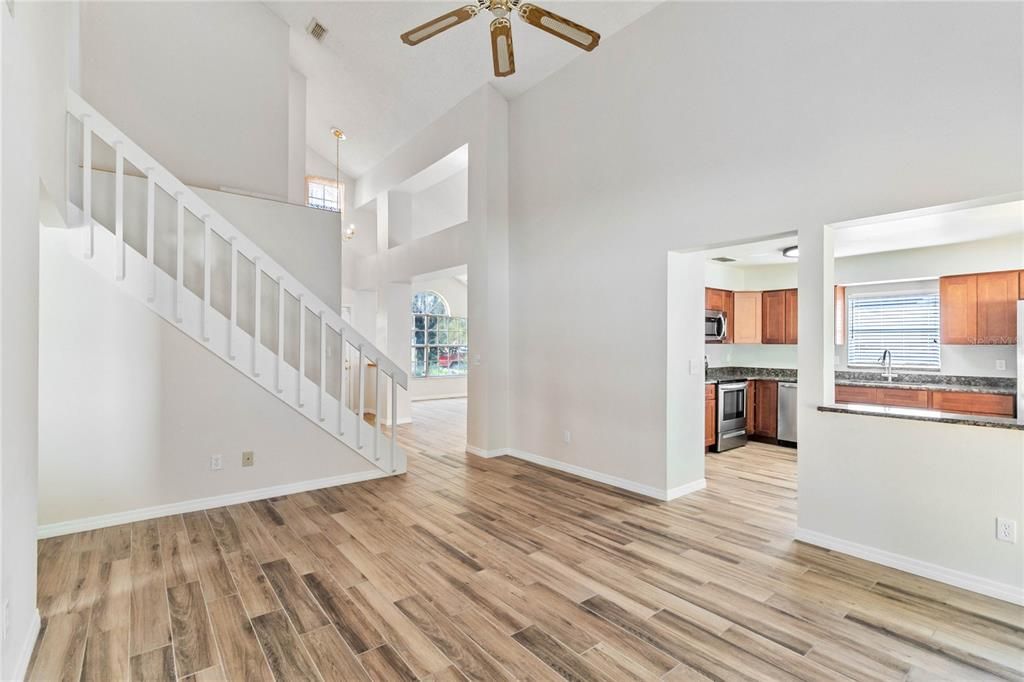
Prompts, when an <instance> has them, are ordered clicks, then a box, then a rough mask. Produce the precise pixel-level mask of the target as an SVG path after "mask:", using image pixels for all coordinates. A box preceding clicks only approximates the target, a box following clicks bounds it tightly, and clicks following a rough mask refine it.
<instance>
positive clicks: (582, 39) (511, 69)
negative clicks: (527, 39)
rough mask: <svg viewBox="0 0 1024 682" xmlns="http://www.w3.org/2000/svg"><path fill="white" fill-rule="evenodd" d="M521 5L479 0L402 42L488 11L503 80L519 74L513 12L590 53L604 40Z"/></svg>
mask: <svg viewBox="0 0 1024 682" xmlns="http://www.w3.org/2000/svg"><path fill="white" fill-rule="evenodd" d="M520 3H521V0H477V4H475V5H464V6H462V7H459V8H458V9H454V10H452V11H451V12H448V13H447V14H442V15H441V16H439V17H437V18H436V19H431V20H430V21H428V22H426V23H425V24H420V25H419V26H417V27H416V28H414V29H412V30H411V31H406V32H405V33H403V34H402V42H403V43H405V44H406V45H419V44H420V43H422V42H423V41H425V40H428V39H429V38H433V37H434V36H436V35H437V34H438V33H441V32H443V31H447V30H448V29H450V28H452V27H453V26H458V25H459V24H461V23H463V22H465V21H469V20H470V19H472V18H473V17H475V16H476V15H477V14H479V13H480V11H481V10H488V11H490V13H491V14H493V15H494V19H492V20H491V56H492V58H493V60H494V75H495V76H498V77H499V78H501V77H504V76H511V75H512V74H513V73H515V72H516V62H515V55H514V54H513V51H512V22H511V21H509V18H510V15H511V14H512V13H518V14H519V17H520V18H521V19H522V20H523V21H525V22H526V23H528V24H530V25H531V26H535V27H537V28H539V29H540V30H542V31H547V32H548V33H550V34H551V35H553V36H556V37H558V38H561V39H562V40H564V41H565V42H567V43H569V44H570V45H575V46H576V47H578V48H580V49H581V50H586V51H587V52H590V51H591V50H593V49H594V48H595V47H597V43H598V42H599V41H600V40H601V35H600V34H599V33H597V32H596V31H591V30H590V29H589V28H587V27H586V26H581V25H580V24H577V23H576V22H574V21H569V20H568V19H566V18H565V17H561V16H559V15H557V14H555V13H554V12H549V11H548V10H546V9H544V8H543V7H538V6H537V5H534V4H531V3H528V2H526V3H522V4H520Z"/></svg>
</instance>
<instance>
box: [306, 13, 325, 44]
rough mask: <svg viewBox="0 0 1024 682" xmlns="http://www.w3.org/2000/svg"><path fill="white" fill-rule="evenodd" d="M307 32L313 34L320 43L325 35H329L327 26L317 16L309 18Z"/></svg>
mask: <svg viewBox="0 0 1024 682" xmlns="http://www.w3.org/2000/svg"><path fill="white" fill-rule="evenodd" d="M306 33H308V34H309V35H311V36H313V38H315V39H316V41H317V42H318V43H322V42H324V37H325V36H326V35H327V27H326V26H324V25H323V24H321V23H320V22H319V21H317V19H316V17H313V18H312V19H310V20H309V26H307V27H306Z"/></svg>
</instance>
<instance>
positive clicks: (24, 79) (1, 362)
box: [0, 3, 77, 680]
mask: <svg viewBox="0 0 1024 682" xmlns="http://www.w3.org/2000/svg"><path fill="white" fill-rule="evenodd" d="M12 8H13V9H14V11H13V13H12V12H11V10H12ZM76 19H77V8H76V7H75V6H73V5H71V4H65V3H5V4H4V5H3V6H2V7H0V57H2V60H0V61H2V64H0V603H3V604H4V605H5V607H6V608H5V611H6V613H5V618H6V620H7V622H6V624H5V625H6V636H5V637H4V638H3V641H2V642H0V679H5V680H8V679H17V678H20V676H21V675H23V674H24V672H25V668H26V667H27V665H28V658H29V655H30V654H31V652H32V645H33V643H34V638H35V634H36V632H37V628H38V626H39V621H38V619H37V618H38V614H37V611H36V506H37V505H36V497H37V467H38V438H39V420H38V414H39V407H38V388H39V384H38V368H39V365H38V357H39V356H38V352H39V325H38V311H39V225H40V209H41V203H42V202H44V201H47V200H46V199H45V197H47V196H48V197H50V198H52V199H50V201H51V202H52V200H53V199H56V200H58V201H60V200H62V198H63V196H64V192H65V187H64V182H65V180H64V168H65V166H64V139H65V136H64V117H65V108H64V99H65V89H66V87H67V85H68V83H70V82H74V81H75V80H76V79H77V74H76V72H75V69H76V68H77V59H76V58H75V55H73V54H72V53H71V50H72V46H73V45H74V44H75V41H76V39H77V38H76V34H77V25H76ZM59 213H60V211H57V212H56V214H57V215H59ZM65 333H66V331H65Z"/></svg>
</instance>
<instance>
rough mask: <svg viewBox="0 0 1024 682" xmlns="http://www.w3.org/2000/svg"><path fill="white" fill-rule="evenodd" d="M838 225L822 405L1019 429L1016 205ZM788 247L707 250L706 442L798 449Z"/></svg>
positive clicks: (1020, 277)
mask: <svg viewBox="0 0 1024 682" xmlns="http://www.w3.org/2000/svg"><path fill="white" fill-rule="evenodd" d="M844 232H845V234H837V237H836V243H835V256H836V260H835V282H836V286H835V287H834V301H835V330H834V345H833V348H834V352H835V368H836V372H835V398H834V403H833V404H830V405H825V406H822V407H821V408H820V409H822V410H826V411H837V412H859V413H864V414H878V415H884V416H888V417H897V418H905V419H919V420H929V421H944V422H952V423H963V424H973V425H983V426H1004V427H1005V426H1011V425H1015V424H1016V423H1017V422H1016V418H1017V416H1018V407H1017V403H1018V383H1019V382H1018V379H1017V376H1018V367H1019V365H1020V362H1019V361H1018V359H1017V358H1018V345H1017V344H1018V333H1017V325H1018V324H1019V322H1018V312H1017V311H1018V308H1020V309H1021V310H1024V304H1018V301H1021V300H1024V232H1022V226H1021V202H1019V201H1016V202H1009V203H1006V204H998V205H993V206H986V207H981V208H975V209H967V210H964V211H958V212H956V213H955V214H947V215H932V216H923V217H921V218H915V219H906V220H901V221H899V223H898V224H897V223H890V224H874V225H872V226H871V227H870V228H864V229H860V228H852V229H850V230H848V231H844ZM796 246H797V245H796V240H795V238H780V239H772V240H765V241H762V242H757V243H752V244H743V245H739V246H729V247H724V248H721V249H715V250H713V251H708V252H706V254H705V256H706V267H705V308H706V310H705V367H706V370H705V450H706V451H709V452H712V453H714V452H723V451H726V450H729V449H732V448H735V447H742V446H743V445H745V444H746V443H747V442H748V441H750V440H754V441H761V442H768V443H773V444H779V445H784V446H791V447H795V446H796V443H797V440H798V438H797V424H796V414H797V409H796V395H797V389H796V380H797V371H796V367H797V349H798V343H799V338H798V301H799V294H798V289H797V267H796V260H797V258H799V250H798V249H797V248H796Z"/></svg>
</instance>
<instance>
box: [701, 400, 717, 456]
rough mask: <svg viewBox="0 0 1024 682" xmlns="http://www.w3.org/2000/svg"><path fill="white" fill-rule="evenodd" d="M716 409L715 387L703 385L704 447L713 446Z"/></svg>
mask: <svg viewBox="0 0 1024 682" xmlns="http://www.w3.org/2000/svg"><path fill="white" fill-rule="evenodd" d="M716 407H717V406H716V400H715V385H714V384H704V447H709V446H711V445H714V444H715V425H716V424H717V422H718V419H717V416H718V415H717V409H716Z"/></svg>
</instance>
